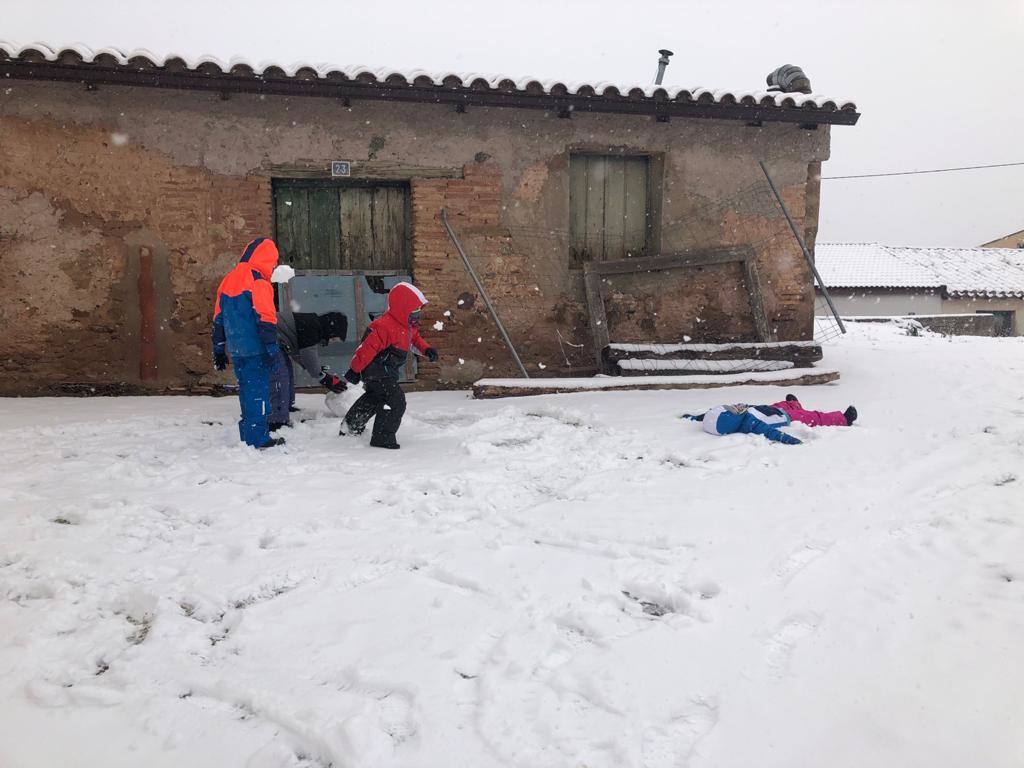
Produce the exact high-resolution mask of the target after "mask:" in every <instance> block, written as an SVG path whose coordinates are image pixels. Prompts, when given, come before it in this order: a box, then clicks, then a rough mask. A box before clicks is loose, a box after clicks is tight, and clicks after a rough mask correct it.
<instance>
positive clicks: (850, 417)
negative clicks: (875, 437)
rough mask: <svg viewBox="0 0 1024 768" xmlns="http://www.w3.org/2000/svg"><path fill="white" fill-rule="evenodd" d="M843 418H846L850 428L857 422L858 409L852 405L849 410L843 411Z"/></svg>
mask: <svg viewBox="0 0 1024 768" xmlns="http://www.w3.org/2000/svg"><path fill="white" fill-rule="evenodd" d="M843 416H845V417H846V425H847V426H850V425H851V424H853V422H855V421H856V420H857V409H856V408H854V407H853V406H852V405H851V406H850V407H849V408H847V409H846V410H845V411H843Z"/></svg>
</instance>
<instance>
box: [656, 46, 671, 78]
mask: <svg viewBox="0 0 1024 768" xmlns="http://www.w3.org/2000/svg"><path fill="white" fill-rule="evenodd" d="M658 53H660V54H661V58H660V59H658V74H657V75H655V76H654V84H655V85H661V81H662V80H663V79H664V77H665V67H667V66H668V57H669V56H671V55H672V51H670V50H669V49H668V48H662V49H661V50H660V51H658Z"/></svg>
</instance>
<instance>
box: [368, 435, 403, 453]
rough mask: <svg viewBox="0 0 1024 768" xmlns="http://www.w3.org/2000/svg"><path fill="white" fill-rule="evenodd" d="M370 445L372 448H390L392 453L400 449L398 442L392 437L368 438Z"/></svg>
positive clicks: (376, 436) (377, 436) (375, 436)
mask: <svg viewBox="0 0 1024 768" xmlns="http://www.w3.org/2000/svg"><path fill="white" fill-rule="evenodd" d="M370 445H372V446H373V447H374V448H390V449H391V450H393V451H395V450H398V449H399V448H401V447H402V446H400V445H399V444H398V441H396V440H395V436H394V435H387V436H382V435H374V436H373V437H371V438H370Z"/></svg>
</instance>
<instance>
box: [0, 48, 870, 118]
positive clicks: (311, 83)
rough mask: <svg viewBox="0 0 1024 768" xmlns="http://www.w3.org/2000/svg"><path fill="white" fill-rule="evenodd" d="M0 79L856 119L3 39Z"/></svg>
mask: <svg viewBox="0 0 1024 768" xmlns="http://www.w3.org/2000/svg"><path fill="white" fill-rule="evenodd" d="M0 77H17V78H31V79H42V80H67V81H78V82H81V81H82V80H86V81H92V82H97V83H106V84H111V85H120V84H123V85H149V86H157V87H170V88H198V89H207V90H220V91H228V90H239V91H250V92H258V93H285V94H296V95H312V96H339V97H346V98H347V97H352V98H376V99H390V100H397V101H432V102H456V103H464V104H467V105H470V104H478V105H488V106H518V107H534V108H546V109H569V110H572V109H582V110H587V111H598V112H620V113H626V114H656V115H659V116H665V117H672V116H679V117H712V118H720V119H743V120H752V121H758V120H771V121H781V122H796V123H808V124H815V123H836V124H841V125H853V124H854V123H856V122H857V119H858V118H859V117H860V114H859V113H858V112H857V105H856V104H854V102H852V101H850V100H849V99H836V98H832V97H828V96H823V95H821V94H814V93H812V94H803V93H781V92H772V91H766V90H757V89H754V90H743V89H740V90H730V89H714V88H704V87H690V88H683V87H669V86H658V85H653V84H617V83H610V82H594V83H577V82H569V81H565V82H563V81H560V80H548V79H540V78H535V77H511V76H509V75H500V74H499V75H483V74H474V73H456V72H433V73H431V72H425V71H422V70H396V69H373V68H369V67H364V66H347V67H339V66H335V65H332V64H322V63H311V62H294V63H291V64H286V63H284V62H275V61H264V62H259V63H255V62H252V61H247V60H245V59H241V58H232V59H230V60H228V61H222V60H220V59H217V58H215V57H213V56H198V57H192V58H186V57H184V56H180V55H178V54H174V53H170V54H166V55H163V56H161V55H157V54H154V53H151V52H149V51H146V50H132V51H122V50H118V49H115V48H101V49H98V50H93V49H91V48H88V47H86V46H83V45H78V44H75V45H67V46H52V45H47V44H43V43H33V44H31V45H18V44H16V43H10V42H4V41H2V40H0Z"/></svg>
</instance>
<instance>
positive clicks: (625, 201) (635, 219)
mask: <svg viewBox="0 0 1024 768" xmlns="http://www.w3.org/2000/svg"><path fill="white" fill-rule="evenodd" d="M647 186H648V162H647V158H646V157H627V156H608V155H573V156H572V158H570V162H569V240H570V249H571V253H572V258H573V260H574V261H576V262H583V261H611V260H614V259H623V258H628V257H631V256H644V255H646V252H647V231H648V221H647V218H648V205H647Z"/></svg>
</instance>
